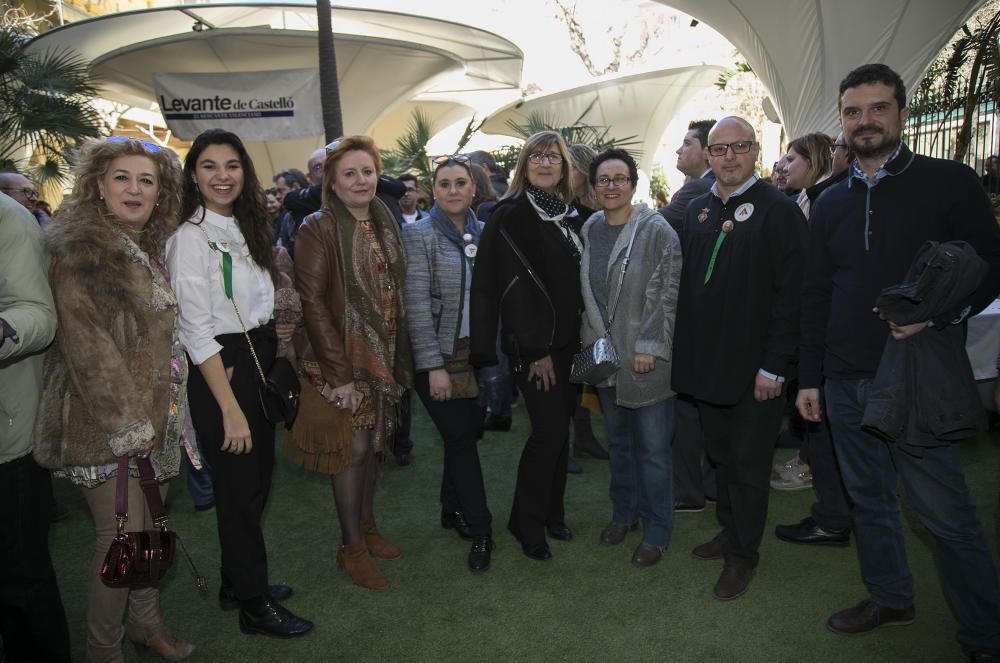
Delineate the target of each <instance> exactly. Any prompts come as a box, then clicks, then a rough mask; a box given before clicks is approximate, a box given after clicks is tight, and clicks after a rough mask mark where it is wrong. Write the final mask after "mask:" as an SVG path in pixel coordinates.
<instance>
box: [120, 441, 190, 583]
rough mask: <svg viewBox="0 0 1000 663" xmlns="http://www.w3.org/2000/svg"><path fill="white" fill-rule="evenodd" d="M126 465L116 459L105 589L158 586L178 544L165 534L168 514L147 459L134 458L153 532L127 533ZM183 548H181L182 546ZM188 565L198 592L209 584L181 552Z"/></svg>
mask: <svg viewBox="0 0 1000 663" xmlns="http://www.w3.org/2000/svg"><path fill="white" fill-rule="evenodd" d="M128 462H129V459H128V457H127V456H120V457H119V458H118V477H117V479H116V485H115V520H116V521H117V523H118V534H117V535H116V536H115V538H114V540H112V541H111V546H110V547H109V548H108V554H107V555H105V557H104V563H103V564H101V581H102V582H103V583H104V584H105V585H107V586H108V587H116V588H117V587H148V586H150V585H155V584H156V583H158V582H159V581H160V580H161V579H162V578H163V576H164V575H166V573H167V570H168V569H169V568H170V566H171V565H172V564H173V563H174V553H175V551H176V546H177V543H178V541H179V539H178V538H177V535H176V534H175V533H174V532H171V531H168V530H167V510H166V508H164V506H163V500H162V499H161V498H160V490H159V487H158V485H157V481H156V477H155V475H154V473H153V465H152V463H150V462H149V459H147V458H136V466H137V467H138V468H139V481H140V483H141V485H142V492H143V495H145V497H146V503H147V504H148V505H149V513H150V515H151V516H152V517H153V526H154V527H155V528H156V529H152V530H143V531H140V532H126V531H125V525H126V523H127V522H128ZM182 546H183V544H182ZM184 554H185V556H187V559H188V563H189V564H190V565H191V570H192V573H193V574H194V576H195V582H196V585H197V587H198V589H199V590H200V591H206V590H207V589H208V584H207V582H206V581H205V578H204V577H202V576H201V575H200V574H198V571H197V569H195V568H194V563H193V562H192V561H191V557H190V555H188V554H187V551H186V550H185V551H184Z"/></svg>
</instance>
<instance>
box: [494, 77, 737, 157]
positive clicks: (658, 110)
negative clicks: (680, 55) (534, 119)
mask: <svg viewBox="0 0 1000 663" xmlns="http://www.w3.org/2000/svg"><path fill="white" fill-rule="evenodd" d="M723 71H724V69H723V68H722V67H719V66H715V65H696V66H688V67H677V68H674V69H665V70H664V69H660V70H656V71H649V72H644V73H640V74H630V75H621V74H610V75H607V76H603V77H601V78H599V79H596V80H595V81H594V82H593V83H588V84H587V85H581V86H579V87H576V88H573V89H571V90H563V91H562V92H556V93H554V94H546V95H540V96H537V97H529V98H528V99H526V100H524V101H518V102H515V103H513V104H509V105H507V106H506V107H504V108H501V109H499V110H498V111H496V112H495V113H493V114H492V115H490V118H489V119H488V120H487V121H486V123H485V124H484V125H483V128H482V131H484V132H486V133H491V134H501V135H507V136H516V135H517V134H516V132H514V131H513V130H512V129H511V127H510V126H509V123H510V122H513V123H514V124H519V125H523V124H524V123H525V122H526V121H527V119H528V117H529V115H530V114H531V113H533V112H537V113H541V114H542V115H543V116H544V117H546V118H552V119H553V120H555V121H557V122H558V123H569V122H573V121H574V120H576V119H577V118H578V117H580V115H581V114H582V113H583V112H584V111H586V110H587V109H588V107H590V111H589V112H588V113H587V115H586V116H585V117H584V118H583V121H584V122H586V123H587V124H591V125H594V126H600V127H610V128H611V136H613V137H615V138H619V139H622V138H626V137H628V136H636V137H637V139H636V140H638V141H639V145H638V149H639V150H641V152H642V158H641V159H640V160H639V167H640V168H642V169H643V170H646V171H648V170H649V168H650V166H651V165H652V159H653V154H654V152H656V148H657V147H658V146H659V142H660V137H661V136H662V135H663V130H664V128H665V127H666V126H667V124H668V123H669V122H670V120H671V119H672V118H673V117H674V115H675V114H676V113H677V111H678V110H680V109H681V108H682V107H683V105H684V104H685V103H687V101H688V100H689V99H691V97H692V96H694V95H697V94H700V93H703V92H705V91H706V90H708V89H709V88H711V87H712V86H713V85H714V84H715V81H716V80H717V79H718V77H719V74H721V73H722V72H723Z"/></svg>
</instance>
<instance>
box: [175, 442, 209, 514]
mask: <svg viewBox="0 0 1000 663" xmlns="http://www.w3.org/2000/svg"><path fill="white" fill-rule="evenodd" d="M181 456H183V457H184V481H185V483H186V484H187V489H188V493H190V494H191V501H192V502H194V505H195V507H196V508H202V509H207V508H208V507H210V506H212V505H213V504H215V493H214V492H213V491H212V471H211V469H210V468H209V467H208V461H207V460H206V459H205V452H204V451H202V452H201V469H200V470H199V469H196V468H195V466H194V464H192V463H191V459H190V458H188V455H187V451H185V450H184V449H183V448H181Z"/></svg>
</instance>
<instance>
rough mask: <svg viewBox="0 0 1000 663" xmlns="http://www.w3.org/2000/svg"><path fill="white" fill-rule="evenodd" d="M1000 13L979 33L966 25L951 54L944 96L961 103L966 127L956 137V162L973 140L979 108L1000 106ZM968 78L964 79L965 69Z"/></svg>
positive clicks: (982, 25)
mask: <svg viewBox="0 0 1000 663" xmlns="http://www.w3.org/2000/svg"><path fill="white" fill-rule="evenodd" d="M998 37H1000V11H995V12H994V13H993V15H992V17H989V20H986V21H985V22H978V21H977V24H976V25H975V30H970V29H969V24H968V23H966V24H965V25H963V26H962V35H961V36H960V37H959V38H958V39H957V40H955V43H954V44H952V50H951V55H950V56H949V57H948V60H947V62H946V64H945V67H946V69H945V75H944V96H945V98H946V99H958V100H960V104H959V105H960V106H961V108H962V124H961V126H959V129H958V135H957V136H956V137H955V153H954V156H952V159H954V160H955V161H962V160H963V159H965V154H966V152H968V151H969V143H970V142H971V140H972V121H973V118H974V116H975V112H976V106H977V105H978V104H979V103H980V101H982V100H983V97H985V99H987V100H989V101H992V102H993V103H994V104H997V103H1000V51H998V49H997V38H998ZM966 68H968V77H967V78H966V79H965V81H964V83H963V81H962V80H961V75H962V73H963V70H964V69H966Z"/></svg>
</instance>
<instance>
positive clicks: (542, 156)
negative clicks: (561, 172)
mask: <svg viewBox="0 0 1000 663" xmlns="http://www.w3.org/2000/svg"><path fill="white" fill-rule="evenodd" d="M528 161H530V162H531V163H541V162H542V161H548V162H549V163H550V164H552V165H553V166H558V165H559V164H561V163H562V161H563V158H562V155H561V154H559V153H558V152H545V153H542V152H532V153H531V154H529V155H528Z"/></svg>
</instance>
